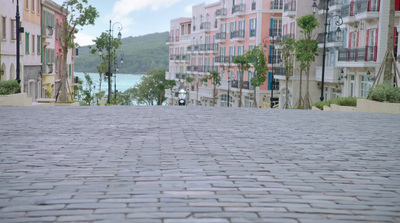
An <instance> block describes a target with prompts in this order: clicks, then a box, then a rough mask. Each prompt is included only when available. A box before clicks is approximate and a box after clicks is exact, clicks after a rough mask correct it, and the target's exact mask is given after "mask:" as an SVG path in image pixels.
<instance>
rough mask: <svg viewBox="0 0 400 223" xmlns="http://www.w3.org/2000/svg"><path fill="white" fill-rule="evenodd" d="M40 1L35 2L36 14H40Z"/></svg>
mask: <svg viewBox="0 0 400 223" xmlns="http://www.w3.org/2000/svg"><path fill="white" fill-rule="evenodd" d="M40 5H41V4H40V0H37V10H36V11H37V14H40Z"/></svg>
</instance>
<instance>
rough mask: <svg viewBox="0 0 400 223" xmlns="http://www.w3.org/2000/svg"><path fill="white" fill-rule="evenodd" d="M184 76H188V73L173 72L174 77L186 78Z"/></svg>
mask: <svg viewBox="0 0 400 223" xmlns="http://www.w3.org/2000/svg"><path fill="white" fill-rule="evenodd" d="M186 76H188V75H187V74H182V73H178V74H175V78H176V79H186Z"/></svg>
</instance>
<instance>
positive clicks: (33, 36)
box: [32, 35, 36, 54]
mask: <svg viewBox="0 0 400 223" xmlns="http://www.w3.org/2000/svg"><path fill="white" fill-rule="evenodd" d="M35 43H36V39H35V35H32V54H35V50H36V46H35Z"/></svg>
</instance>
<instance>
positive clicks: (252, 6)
mask: <svg viewBox="0 0 400 223" xmlns="http://www.w3.org/2000/svg"><path fill="white" fill-rule="evenodd" d="M256 8H257V4H256V2H252V3H251V10H256Z"/></svg>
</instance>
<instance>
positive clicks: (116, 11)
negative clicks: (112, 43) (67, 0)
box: [53, 0, 219, 46]
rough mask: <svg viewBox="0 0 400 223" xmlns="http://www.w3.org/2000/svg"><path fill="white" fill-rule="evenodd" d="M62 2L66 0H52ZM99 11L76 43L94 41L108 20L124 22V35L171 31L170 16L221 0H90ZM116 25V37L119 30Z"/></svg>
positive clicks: (90, 42) (103, 29)
mask: <svg viewBox="0 0 400 223" xmlns="http://www.w3.org/2000/svg"><path fill="white" fill-rule="evenodd" d="M53 1H55V2H57V3H58V4H60V5H61V4H62V2H63V1H64V0H53ZM88 1H89V4H90V5H92V6H94V7H96V8H97V10H98V11H99V13H100V17H99V18H98V19H97V21H96V24H95V25H94V26H86V27H83V29H82V30H80V31H79V33H78V34H77V40H76V42H77V43H79V44H80V45H81V46H85V45H91V44H93V42H92V39H95V38H96V37H98V36H100V34H101V32H104V31H106V30H108V29H109V20H110V19H111V20H112V23H113V24H114V23H115V22H119V23H121V24H122V25H123V29H122V30H121V33H122V37H123V38H124V37H129V36H141V35H145V34H150V33H155V32H165V31H169V24H170V21H171V19H174V18H178V17H191V15H192V6H193V5H197V4H200V3H203V2H205V3H212V2H218V1H219V0H88ZM117 27H118V26H117V25H115V26H114V36H115V37H116V35H117V33H118V29H117Z"/></svg>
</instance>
